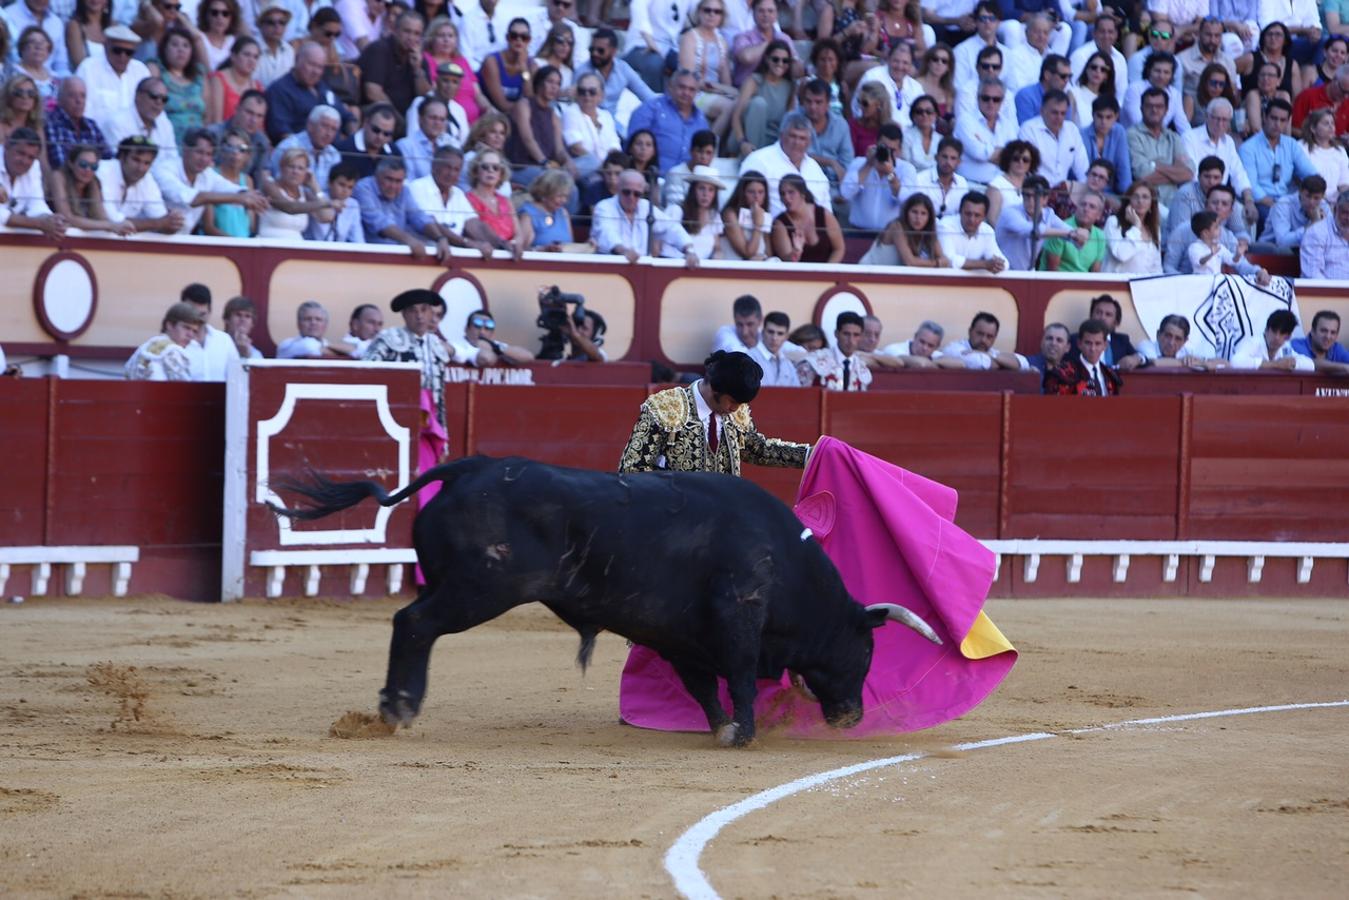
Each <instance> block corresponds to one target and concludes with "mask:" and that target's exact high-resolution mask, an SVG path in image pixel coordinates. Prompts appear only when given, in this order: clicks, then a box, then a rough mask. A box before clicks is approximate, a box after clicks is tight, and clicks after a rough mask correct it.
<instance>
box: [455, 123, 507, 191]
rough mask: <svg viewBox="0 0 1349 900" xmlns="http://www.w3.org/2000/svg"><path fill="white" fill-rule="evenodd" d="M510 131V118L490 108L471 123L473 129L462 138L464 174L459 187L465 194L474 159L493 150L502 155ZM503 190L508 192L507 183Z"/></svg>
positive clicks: (504, 151)
mask: <svg viewBox="0 0 1349 900" xmlns="http://www.w3.org/2000/svg"><path fill="white" fill-rule="evenodd" d="M512 131H514V129H513V128H512V127H511V120H510V118H509V117H507V116H506V114H505V113H500V112H497V111H496V110H495V109H492V107H490V106H488V107H487V111H486V112H484V113H483V114H482V115H481V116H479V117H478V121H476V122H474V123H473V127H472V128H470V129H469V130H468V137H466V138H464V172H463V174H462V175H461V176H460V184H459V186H460V187H461V188H463V189H464V191H465V192H467V191H468V189H469V184H470V182H469V177H468V173H469V169H471V168H472V166H473V160H474V158H475V157H476V156H477V155H478V153H479V152H480V151H482V150H495V151H496V152H498V153H500V154H502V155H504V154H505V153H506V144H507V142H509V141H510V139H511V132H512ZM503 189H504V191H506V192H509V191H510V184H509V182H505V183H503Z"/></svg>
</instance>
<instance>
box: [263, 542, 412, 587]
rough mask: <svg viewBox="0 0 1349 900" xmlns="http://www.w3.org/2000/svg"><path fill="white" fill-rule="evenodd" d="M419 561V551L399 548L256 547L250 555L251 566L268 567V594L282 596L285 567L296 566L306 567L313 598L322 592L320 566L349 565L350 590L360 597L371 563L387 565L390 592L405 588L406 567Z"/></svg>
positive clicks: (307, 579) (387, 584) (305, 583)
mask: <svg viewBox="0 0 1349 900" xmlns="http://www.w3.org/2000/svg"><path fill="white" fill-rule="evenodd" d="M416 561H417V551H415V550H413V549H411V548H404V549H400V550H390V549H378V550H375V549H371V550H255V551H254V552H253V553H252V554H251V555H250V556H249V558H248V562H249V565H253V566H259V567H262V568H265V569H268V570H269V571H268V572H267V596H268V597H280V596H281V589H282V585H283V584H284V583H285V580H286V569H288V568H291V567H293V566H303V567H304V568H305V579H304V595H305V596H306V597H313V596H315V595H316V594H318V592H319V576H320V574H321V573H320V569H319V567H320V566H349V567H350V569H351V582H350V584H351V593H352V595H353V596H360V595H362V594H364V593H365V585H366V580H367V579H368V577H369V575H370V567H371V566H372V565H387V566H388V567H389V571H388V575H387V578H386V580H385V586H386V587H387V588H388V593H389V594H390V595H392V594H397V593H398V592H399V591H401V590H402V589H403V566H405V565H407V564H408V563H415V562H416Z"/></svg>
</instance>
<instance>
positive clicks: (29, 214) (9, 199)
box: [0, 128, 66, 241]
mask: <svg viewBox="0 0 1349 900" xmlns="http://www.w3.org/2000/svg"><path fill="white" fill-rule="evenodd" d="M41 154H42V144H41V142H40V139H39V137H38V133H37V132H36V131H34V130H33V129H31V128H15V129H14V130H13V131H11V132H10V133H9V139H8V140H6V141H5V153H4V164H3V166H0V194H3V195H4V196H5V200H4V202H3V203H0V227H3V228H32V229H35V230H37V231H41V232H42V233H43V234H45V235H46V236H47V237H48V238H50V239H51V240H53V241H59V240H61V239H62V238H64V237H65V236H66V223H65V220H64V219H63V218H61V217H60V216H58V215H55V214H53V213H52V210H51V207H50V206H48V205H47V200H46V191H45V190H44V189H43V186H42V167H41V166H40V165H38V164H37V159H38V157H39V156H40V155H41Z"/></svg>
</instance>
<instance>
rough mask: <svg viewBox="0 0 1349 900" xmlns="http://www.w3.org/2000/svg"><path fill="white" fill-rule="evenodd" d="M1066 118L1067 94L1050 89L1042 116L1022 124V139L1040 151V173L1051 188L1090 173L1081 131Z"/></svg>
mask: <svg viewBox="0 0 1349 900" xmlns="http://www.w3.org/2000/svg"><path fill="white" fill-rule="evenodd" d="M1067 118H1068V95H1067V94H1065V93H1064V92H1063V91H1050V92H1049V93H1047V94H1045V99H1044V101H1043V102H1042V103H1041V105H1040V115H1038V116H1036V117H1035V118H1033V119H1031V120H1030V121H1029V122H1027V123H1026V124H1024V125H1022V126H1021V133H1020V137H1021V139H1022V140H1023V141H1030V142H1031V143H1032V144H1034V145H1035V146H1036V148H1037V149H1038V150H1039V151H1040V174H1041V175H1043V176H1044V177H1045V179H1046V180H1048V181H1049V184H1050V185H1051V186H1052V187H1058V186H1060V185H1062V184H1065V183H1067V182H1069V181H1081V180H1082V179H1083V178H1084V177H1085V176H1086V174H1087V165H1088V162H1089V161H1088V159H1087V147H1086V145H1085V144H1083V143H1082V131H1081V130H1080V129H1079V128H1078V127H1077V126H1076V125H1074V124H1072V123H1069V122H1067V121H1066V120H1067Z"/></svg>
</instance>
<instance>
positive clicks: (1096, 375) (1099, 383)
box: [1091, 365, 1106, 397]
mask: <svg viewBox="0 0 1349 900" xmlns="http://www.w3.org/2000/svg"><path fill="white" fill-rule="evenodd" d="M1091 374H1092V381H1095V382H1096V395H1097V396H1098V397H1104V396H1105V395H1106V393H1105V378H1104V377H1103V376H1102V374H1101V367H1100V366H1099V365H1097V366H1092V367H1091Z"/></svg>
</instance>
